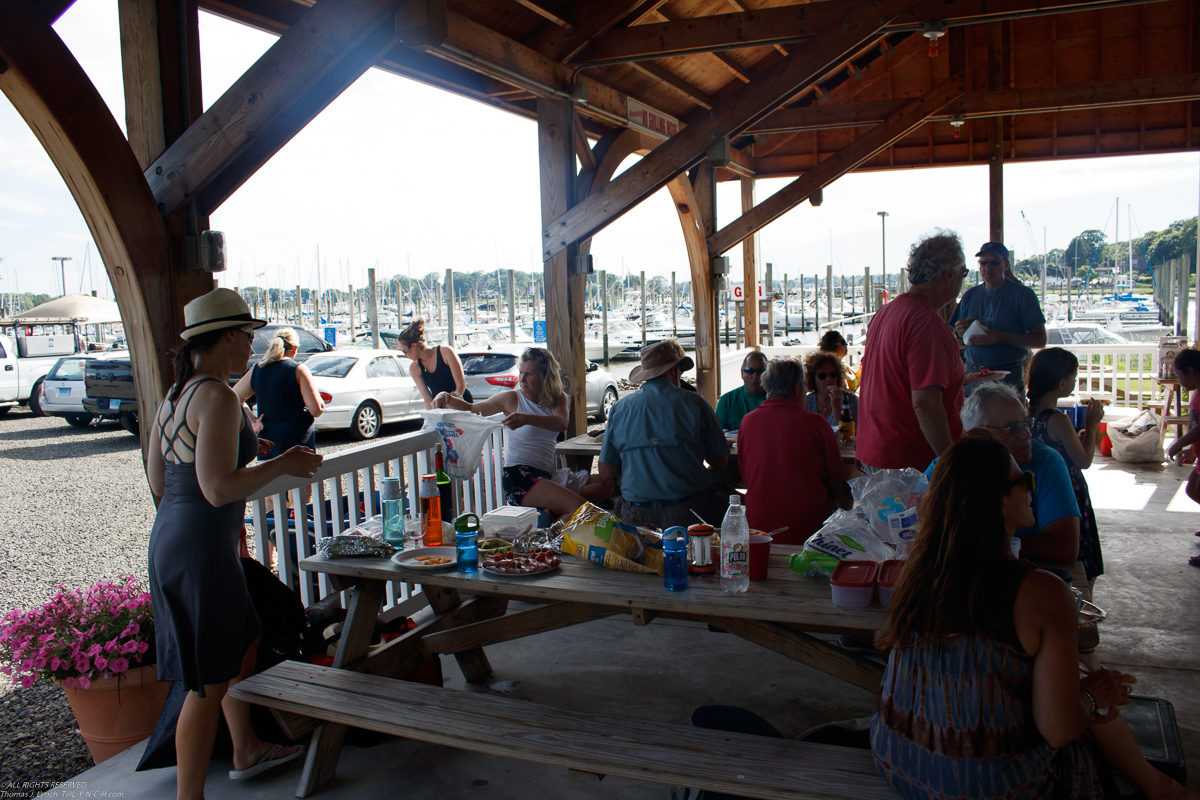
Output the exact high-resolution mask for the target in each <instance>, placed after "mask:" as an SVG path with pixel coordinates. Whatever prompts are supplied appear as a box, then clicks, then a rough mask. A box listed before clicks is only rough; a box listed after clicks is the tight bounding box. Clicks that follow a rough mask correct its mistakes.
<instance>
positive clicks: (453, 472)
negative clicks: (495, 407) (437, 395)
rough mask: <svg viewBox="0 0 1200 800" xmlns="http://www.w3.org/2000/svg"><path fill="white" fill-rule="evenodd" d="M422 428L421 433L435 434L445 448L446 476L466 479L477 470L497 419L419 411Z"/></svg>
mask: <svg viewBox="0 0 1200 800" xmlns="http://www.w3.org/2000/svg"><path fill="white" fill-rule="evenodd" d="M420 414H421V416H422V417H424V418H425V426H424V427H423V428H422V429H421V430H426V431H429V430H432V431H437V434H438V436H441V437H442V444H443V445H444V446H445V458H444V459H443V465H444V467H443V468H444V469H445V471H446V474H447V475H449V476H450V477H451V478H458V479H459V480H466V479H467V478H470V477H471V476H472V475H474V474H475V473H476V472H477V471H478V470H479V463H480V461H479V460H480V458H481V457H482V456H483V445H484V443H485V442H487V439H488V437H489V436H491V434H492V431H494V430H496V429H497V428H499V427H500V423H499V421H497V420H494V419H489V418H487V417H481V416H479V415H478V414H472V413H471V412H470V411H452V410H450V409H443V408H435V409H433V410H432V411H422V412H420Z"/></svg>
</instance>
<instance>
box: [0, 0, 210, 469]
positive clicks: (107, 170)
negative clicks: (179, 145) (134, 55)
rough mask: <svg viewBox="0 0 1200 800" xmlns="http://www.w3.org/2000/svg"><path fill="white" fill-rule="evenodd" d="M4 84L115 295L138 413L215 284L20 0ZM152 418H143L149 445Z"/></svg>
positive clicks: (153, 401)
mask: <svg viewBox="0 0 1200 800" xmlns="http://www.w3.org/2000/svg"><path fill="white" fill-rule="evenodd" d="M0 30H3V31H4V36H3V37H2V38H0V91H2V92H4V95H5V96H6V97H7V98H8V99H9V101H10V102H11V103H12V104H13V106H14V107H15V108H16V109H17V112H18V113H19V114H20V115H21V116H22V117H23V118H24V120H25V122H26V123H27V124H28V125H29V127H30V129H31V130H32V131H33V133H34V135H35V136H36V137H37V138H38V141H40V142H41V143H42V147H44V148H45V150H46V153H47V154H48V155H49V156H50V158H51V160H52V161H53V162H54V165H55V167H57V168H58V171H59V174H60V175H62V177H63V180H64V181H65V182H66V184H67V187H68V188H69V189H70V191H71V194H72V195H73V196H74V198H75V202H76V204H78V206H79V210H80V212H81V213H82V214H83V218H84V220H85V221H86V223H87V226H88V229H89V230H90V231H91V233H92V239H93V240H94V241H95V243H96V249H97V250H98V251H99V253H100V258H101V260H102V261H103V263H104V268H105V270H106V271H107V273H108V279H109V281H110V282H111V283H112V287H113V290H114V292H115V293H116V298H117V306H118V307H119V308H120V310H121V319H122V320H123V321H124V327H125V335H126V338H127V341H128V342H129V349H130V353H131V355H132V358H133V363H134V367H135V369H134V376H135V380H136V382H137V395H138V402H139V404H140V408H141V409H143V417H145V416H148V414H147V413H146V410H147V409H151V410H152V409H155V408H157V407H158V404H159V402H161V400H162V396H163V392H164V389H165V386H166V384H167V382H168V381H169V380H170V376H171V374H172V367H171V354H170V350H171V349H172V348H173V347H174V346H175V343H176V342H177V341H178V331H179V329H180V328H182V327H183V322H182V313H183V311H182V310H183V305H184V303H186V302H187V300H189V299H191V298H193V297H196V296H198V295H200V294H203V293H204V292H206V291H208V290H209V289H211V288H212V285H213V284H212V277H211V276H210V275H208V274H207V273H190V274H188V273H184V272H183V270H182V269H179V268H178V267H177V266H176V265H177V264H179V263H180V262H181V259H180V258H179V254H177V253H176V252H174V251H173V248H172V246H171V245H172V238H171V235H170V232H169V230H168V228H167V225H166V223H165V222H164V220H163V218H162V215H161V214H160V213H159V211H158V207H157V206H156V205H155V202H154V196H153V195H152V194H151V193H150V188H149V186H148V185H147V183H146V179H145V177H144V176H143V175H142V170H141V168H140V166H139V165H138V162H137V159H136V157H135V156H134V154H133V151H132V150H131V149H130V147H129V143H128V141H126V139H125V136H124V134H123V133H122V132H121V129H120V127H119V126H118V125H117V122H116V120H114V119H113V117H112V114H111V112H110V111H109V110H108V106H107V105H106V104H105V103H104V100H103V99H102V98H101V97H100V95H99V93H98V92H97V91H96V88H95V87H94V86H93V85H92V82H91V81H90V80H89V79H88V77H87V74H86V73H84V71H83V68H82V67H81V66H80V65H79V62H77V61H76V60H75V57H74V56H73V55H72V54H71V51H70V50H69V49H68V48H67V46H66V45H65V44H64V43H63V41H62V40H61V39H60V38H59V37H58V34H56V33H55V32H54V29H53V28H51V27H50V25H49V23H47V22H44V21H42V20H41V19H39V18H38V17H37V16H35V14H34V13H33V11H32V8H31V5H30V4H29V3H28V2H27V1H26V0H13V2H5V3H0ZM149 428H150V426H149V425H143V426H142V428H141V431H142V446H143V451H144V450H145V444H146V441H147V436H148V431H149Z"/></svg>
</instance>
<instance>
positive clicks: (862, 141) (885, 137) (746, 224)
mask: <svg viewBox="0 0 1200 800" xmlns="http://www.w3.org/2000/svg"><path fill="white" fill-rule="evenodd" d="M965 90H966V81H965V79H964V77H963V75H962V74H961V73H960V74H958V75H956V76H954V77H953V78H951V79H950V80H947V81H944V82H943V83H940V84H938V85H937V86H935V87H934V88H933V89H931V90H930V91H928V92H927V93H925V94H924V95H922V96H921V97H918V98H917V99H916V100H910V101H908V103H907V104H906V105H905V106H904V108H902V109H900V110H899V111H897V112H895V113H894V114H891V115H890V116H888V117H887V118H886V119H885V120H883V122H881V123H880V124H879V125H877V126H876V127H875V128H873V129H871V130H870V131H869V132H867V133H866V134H864V135H862V136H860V137H859V138H857V139H855V140H854V141H853V142H851V143H850V144H848V145H846V146H845V147H843V148H842V149H841V150H839V151H838V152H837V153H835V154H834V155H832V156H830V157H829V158H827V159H825V160H824V161H822V162H821V163H820V164H818V165H817V166H816V167H814V168H813V169H812V170H810V171H808V172H806V173H805V174H804V175H802V176H801V177H799V178H797V179H796V180H794V181H792V182H791V183H789V184H788V185H787V186H785V187H783V188H782V189H780V190H779V191H778V192H776V193H775V194H773V195H771V196H770V197H768V198H767V199H766V200H764V201H762V202H761V203H759V204H758V205H756V206H754V208H753V209H751V210H750V211H748V212H746V213H744V214H742V216H740V217H738V218H737V219H736V220H734V221H733V222H731V223H729V224H728V225H726V226H725V227H724V228H722V229H721V230H719V231H717V232H716V233H715V234H713V235H712V236H710V237H709V238H708V253H709V255H710V256H719V255H720V254H721V253H724V252H725V251H727V250H729V249H730V248H732V247H733V246H734V245H736V244H737V243H738V242H741V241H744V240H746V239H748V238H749V237H751V236H753V235H754V234H755V233H757V232H758V231H760V230H762V229H763V228H765V227H766V226H767V225H769V224H770V223H771V222H772V221H774V220H776V219H778V218H779V217H781V216H783V215H784V214H786V213H787V212H788V211H790V210H791V209H793V208H795V207H796V206H798V205H800V203H803V202H804V201H805V200H806V199H808V197H809V196H810V195H812V194H813V192H816V191H818V190H820V189H823V188H824V187H826V186H828V185H829V184H831V183H833V182H834V181H835V180H837V179H838V178H840V177H841V176H842V175H845V174H846V173H847V172H850V171H851V170H852V169H854V168H855V167H857V166H858V165H859V164H861V163H862V162H864V161H866V160H867V159H868V158H870V157H871V156H873V155H875V154H876V153H878V152H879V151H880V150H883V149H884V148H885V147H887V146H888V145H890V144H891V143H892V142H894V141H896V140H897V139H899V138H901V137H902V136H904V135H905V134H907V133H909V132H910V131H912V130H913V129H915V128H916V127H918V126H919V125H921V124H922V123H924V122H925V120H927V119H929V117H931V116H933V115H934V114H936V113H938V112H939V111H940V110H941V109H943V108H945V106H946V105H947V104H948V103H950V102H951V101H953V100H954V99H955V98H957V97H961V96H962V94H963V92H964V91H965Z"/></svg>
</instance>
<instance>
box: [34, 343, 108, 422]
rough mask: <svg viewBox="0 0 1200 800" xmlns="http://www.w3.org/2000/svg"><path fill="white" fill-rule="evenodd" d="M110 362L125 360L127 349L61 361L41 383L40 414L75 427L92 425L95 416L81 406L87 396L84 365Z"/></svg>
mask: <svg viewBox="0 0 1200 800" xmlns="http://www.w3.org/2000/svg"><path fill="white" fill-rule="evenodd" d="M113 359H119V360H124V361H128V360H129V351H128V350H105V351H102V352H97V353H92V354H90V355H85V354H83V353H77V354H75V355H70V356H64V357H63V358H60V359H59V360H58V361H57V362H56V363H55V365H54V366H53V367H51V368H50V371H49V372H48V373H46V377H45V379H44V380H43V381H42V384H41V387H40V392H41V395H40V397H39V398H38V403H39V404H40V406H41V409H42V413H44V414H47V415H49V416H55V417H63V418H64V419H66V421H67V422H68V423H69V424H71V425H74V426H75V427H76V428H83V427H86V426H87V425H89V424H91V422H92V421H94V420H95V419H96V417H97V415H96V414H93V413H92V412H90V411H88V410H87V409H86V408H85V407H84V403H83V401H84V398H85V397H86V395H87V392H86V389H85V386H84V365H85V364H86V363H87V362H88V361H96V362H104V361H109V360H113Z"/></svg>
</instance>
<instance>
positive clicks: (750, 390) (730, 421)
mask: <svg viewBox="0 0 1200 800" xmlns="http://www.w3.org/2000/svg"><path fill="white" fill-rule="evenodd" d="M766 369H767V357H766V356H764V355H763V354H762V353H749V354H747V355H746V357H745V358H744V359H742V385H741V386H739V387H737V388H736V389H732V390H730V391H728V392H726V393H725V394H723V395H721V397H720V398H719V399H718V400H717V422H719V423H721V428H723V429H724V430H727V431H736V430H737V429H738V427H739V426H740V425H741V424H742V417H744V416H746V415H747V414H749V413H750V412H751V411H753V410H754V409H756V408H758V407H759V406H760V405H762V401H763V400H766V399H767V391H766V389H764V388H763V385H762V375H763V372H765V371H766Z"/></svg>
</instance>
